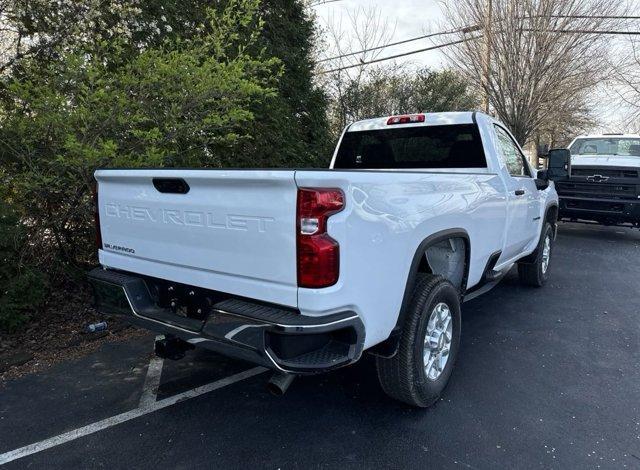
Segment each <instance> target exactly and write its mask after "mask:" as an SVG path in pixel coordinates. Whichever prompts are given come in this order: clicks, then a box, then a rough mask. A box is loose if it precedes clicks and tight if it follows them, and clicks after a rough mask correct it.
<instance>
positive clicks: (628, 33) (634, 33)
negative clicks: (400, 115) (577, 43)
mask: <svg viewBox="0 0 640 470" xmlns="http://www.w3.org/2000/svg"><path fill="white" fill-rule="evenodd" d="M523 31H540V30H535V29H524V30H523ZM548 32H555V33H569V34H571V33H577V34H603V35H626V36H640V31H611V30H590V29H555V30H554V29H550V30H548ZM481 37H482V35H479V36H473V37H470V38H464V39H459V40H457V41H451V42H447V43H444V44H438V45H436V46H431V47H425V48H423V49H416V50H415V51H409V52H404V53H402V54H395V55H391V56H387V57H381V58H379V59H374V60H369V61H366V62H365V61H360V62H359V63H357V64H352V65H345V66H344V67H338V68H335V69H330V70H323V71H321V72H318V73H317V74H316V75H326V74H328V73H333V72H340V71H342V70H347V69H353V68H356V67H362V66H364V65H369V64H375V63H378V62H384V61H387V60H391V59H397V58H399V57H406V56H409V55H413V54H419V53H421V52H427V51H432V50H435V49H440V48H443V47H447V46H453V45H455V44H460V43H463V42H468V41H473V40H475V39H479V38H481Z"/></svg>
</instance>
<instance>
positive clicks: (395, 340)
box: [368, 228, 471, 357]
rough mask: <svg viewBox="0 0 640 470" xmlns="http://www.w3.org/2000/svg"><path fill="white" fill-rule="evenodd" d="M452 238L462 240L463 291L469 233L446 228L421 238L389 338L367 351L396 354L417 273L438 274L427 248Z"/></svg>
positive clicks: (467, 268)
mask: <svg viewBox="0 0 640 470" xmlns="http://www.w3.org/2000/svg"><path fill="white" fill-rule="evenodd" d="M452 238H459V239H462V240H463V242H464V247H465V250H464V269H463V274H462V280H461V285H460V286H459V292H460V295H462V293H464V291H465V290H466V286H467V279H468V277H469V266H470V259H471V240H470V238H469V233H468V232H467V231H466V230H465V229H463V228H453V229H446V230H441V231H439V232H436V233H432V234H431V235H429V236H428V237H426V238H425V239H424V240H422V242H420V244H419V245H418V247H417V248H416V249H415V252H414V255H413V258H412V261H411V265H410V267H409V272H408V273H407V281H406V284H405V289H404V294H403V296H402V304H401V306H400V311H399V313H398V318H397V320H396V325H395V327H394V328H393V330H392V331H391V335H389V338H387V339H386V340H384V341H383V342H382V343H380V344H377V345H376V346H374V347H372V348H371V349H369V351H368V352H369V353H371V354H374V355H377V356H382V357H392V356H394V355H395V354H396V352H397V350H398V344H399V341H400V336H401V335H402V326H403V324H404V321H405V318H406V315H407V313H406V312H407V307H408V304H409V302H410V300H411V294H412V293H413V287H414V285H415V283H416V278H417V276H418V274H419V273H421V272H422V273H428V274H439V273H438V272H433V270H432V269H431V267H430V266H429V262H428V260H427V256H426V253H427V250H428V249H429V248H430V247H433V246H434V245H436V244H438V243H440V242H443V241H446V240H449V239H452Z"/></svg>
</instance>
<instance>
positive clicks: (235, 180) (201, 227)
mask: <svg viewBox="0 0 640 470" xmlns="http://www.w3.org/2000/svg"><path fill="white" fill-rule="evenodd" d="M95 177H96V180H97V183H98V188H99V189H98V191H97V199H98V203H97V207H98V210H97V213H96V217H97V220H98V224H97V226H98V242H99V244H100V249H99V259H100V264H101V267H100V268H96V269H95V270H93V271H91V272H90V274H89V278H90V281H91V283H92V285H93V286H94V292H95V300H96V305H97V308H98V309H99V311H101V312H103V313H107V314H120V315H125V316H127V317H128V318H129V319H130V320H131V321H132V322H133V323H136V324H138V325H141V326H143V327H145V328H147V329H149V330H152V331H155V332H159V333H162V334H165V335H167V336H166V338H165V340H163V341H160V342H158V343H156V351H157V352H158V354H160V355H162V356H164V357H179V356H180V355H181V354H183V351H184V349H185V348H187V347H193V345H197V346H199V347H204V348H209V349H211V350H214V351H218V352H220V353H222V354H225V355H227V356H231V357H235V358H240V359H244V360H247V361H250V362H253V363H257V364H260V365H263V366H266V367H269V368H271V369H274V370H275V371H276V373H275V374H274V377H273V378H272V381H271V383H272V385H273V386H274V387H279V389H280V390H281V391H282V393H284V390H286V387H287V386H288V384H289V383H290V381H291V377H293V376H295V375H298V374H308V373H316V372H322V371H327V370H330V369H334V368H337V367H340V366H345V365H347V364H351V363H353V362H355V361H357V360H358V359H359V358H360V357H361V355H362V353H363V352H364V351H367V352H369V353H371V354H373V355H375V356H376V362H377V369H378V375H379V379H380V383H381V385H382V388H383V389H384V391H385V392H387V393H388V394H389V395H390V396H391V397H394V398H396V399H398V400H401V401H404V402H406V403H409V404H411V405H413V406H419V407H426V406H429V405H430V404H432V403H434V402H435V401H436V400H437V399H438V397H439V396H440V394H441V393H442V391H443V389H444V387H445V385H446V383H447V381H448V379H449V377H450V375H451V371H452V369H453V366H454V363H455V360H456V355H457V352H458V349H459V346H460V323H461V318H460V304H461V303H462V302H463V301H465V300H469V299H471V298H473V297H474V296H476V295H478V294H480V293H483V292H485V291H487V290H489V289H490V288H491V287H492V286H494V285H495V284H496V283H497V282H498V281H499V280H500V278H501V277H502V276H503V275H504V274H505V273H506V272H507V271H509V269H510V268H511V267H512V266H513V265H514V264H516V263H517V264H518V272H519V275H520V278H521V280H522V281H523V282H524V283H525V284H528V285H533V286H542V285H543V284H544V283H545V281H546V280H547V277H548V275H549V262H550V258H551V253H552V246H553V241H554V238H555V225H556V218H557V213H558V198H557V195H556V192H555V190H554V188H553V184H552V183H551V184H550V183H549V180H548V179H547V177H546V173H545V172H544V171H543V172H537V173H536V172H535V171H534V170H533V169H532V168H531V166H530V165H529V163H528V162H527V160H526V159H525V157H524V155H523V153H522V150H521V148H520V147H519V145H518V144H517V143H516V141H515V140H514V139H513V137H512V136H511V134H510V133H509V131H508V130H507V129H506V128H505V127H504V126H503V125H502V124H500V123H499V122H497V121H495V120H494V119H492V118H491V117H489V116H487V115H485V114H482V113H477V112H461V113H433V114H414V115H404V116H391V117H385V118H378V119H370V120H366V121H361V122H357V123H355V124H352V125H350V126H349V127H347V129H345V131H344V133H343V135H342V137H341V139H340V142H339V144H338V147H337V149H336V151H335V154H334V156H333V159H332V161H331V167H330V169H328V170H225V169H223V170H188V169H184V170H183V169H148V170H147V169H135V170H134V169H104V170H102V169H101V170H98V171H96V173H95Z"/></svg>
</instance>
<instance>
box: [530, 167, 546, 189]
mask: <svg viewBox="0 0 640 470" xmlns="http://www.w3.org/2000/svg"><path fill="white" fill-rule="evenodd" d="M534 181H535V182H536V188H538V190H539V191H543V190H545V189H547V188H548V187H549V172H548V171H547V170H539V171H538V174H537V175H536V179H535V180H534Z"/></svg>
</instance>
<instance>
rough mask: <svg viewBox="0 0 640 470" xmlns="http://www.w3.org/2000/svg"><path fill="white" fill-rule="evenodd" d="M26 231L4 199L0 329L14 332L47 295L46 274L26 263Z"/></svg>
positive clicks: (0, 218) (0, 207) (1, 205)
mask: <svg viewBox="0 0 640 470" xmlns="http://www.w3.org/2000/svg"><path fill="white" fill-rule="evenodd" d="M24 242H25V239H24V231H23V230H22V228H21V227H20V222H19V219H18V217H17V215H16V213H15V212H14V211H12V210H11V208H10V207H9V206H8V205H7V204H6V203H4V202H3V201H2V200H0V331H8V332H11V331H14V330H16V329H17V328H18V327H19V326H20V325H22V324H23V323H24V322H25V321H26V320H27V319H28V315H29V312H31V311H33V310H34V309H37V308H38V307H40V306H41V305H42V304H43V303H44V300H45V298H46V295H47V282H46V278H45V275H44V274H42V273H41V272H40V271H39V270H38V269H36V268H34V267H29V266H24V265H23V263H22V259H21V253H20V251H21V250H20V248H21V247H22V246H23V245H24Z"/></svg>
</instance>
